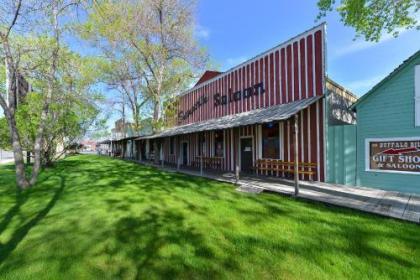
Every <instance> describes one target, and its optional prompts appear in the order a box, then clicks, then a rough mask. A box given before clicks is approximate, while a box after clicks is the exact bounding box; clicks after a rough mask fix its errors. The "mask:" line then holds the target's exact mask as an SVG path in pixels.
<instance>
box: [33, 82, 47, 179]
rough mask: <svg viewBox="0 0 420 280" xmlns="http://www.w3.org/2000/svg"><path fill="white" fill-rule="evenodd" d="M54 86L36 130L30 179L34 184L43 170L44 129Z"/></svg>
mask: <svg viewBox="0 0 420 280" xmlns="http://www.w3.org/2000/svg"><path fill="white" fill-rule="evenodd" d="M51 87H52V86H51V85H50V88H49V89H48V91H49V93H48V96H47V99H46V100H45V101H44V102H45V103H44V107H43V109H42V112H41V119H40V122H39V127H38V129H37V132H36V138H35V143H34V151H33V152H34V165H33V167H32V176H31V180H30V184H31V185H33V184H35V183H36V180H37V179H38V175H39V172H40V171H41V151H42V144H43V140H44V131H45V126H46V124H47V118H48V109H49V105H50V104H49V102H50V96H51V95H52V88H51Z"/></svg>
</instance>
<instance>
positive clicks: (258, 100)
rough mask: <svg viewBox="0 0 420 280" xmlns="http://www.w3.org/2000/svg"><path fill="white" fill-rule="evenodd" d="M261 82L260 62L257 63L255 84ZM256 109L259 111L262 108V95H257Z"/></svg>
mask: <svg viewBox="0 0 420 280" xmlns="http://www.w3.org/2000/svg"><path fill="white" fill-rule="evenodd" d="M259 82H260V63H259V61H258V60H257V61H255V83H256V84H257V83H259ZM255 107H256V108H257V109H258V108H260V95H256V98H255Z"/></svg>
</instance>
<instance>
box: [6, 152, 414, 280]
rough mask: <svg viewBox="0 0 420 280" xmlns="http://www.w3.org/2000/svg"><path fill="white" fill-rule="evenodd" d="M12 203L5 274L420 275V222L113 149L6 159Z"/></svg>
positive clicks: (188, 276) (206, 276) (161, 276)
mask: <svg viewBox="0 0 420 280" xmlns="http://www.w3.org/2000/svg"><path fill="white" fill-rule="evenodd" d="M0 205H1V207H0V240H1V243H0V275H1V278H2V279H5V280H9V279H10V280H12V279H13V280H14V279H64V280H66V279H209V278H211V279H419V278H420V266H419V263H420V250H418V246H419V244H420V235H419V226H418V225H416V224H411V223H407V222H402V221H398V220H394V219H388V218H383V217H380V216H376V215H369V214H365V213H362V212H358V211H353V210H350V209H343V208H338V207H333V206H326V205H324V204H320V203H313V202H304V201H300V200H296V199H294V198H289V197H286V196H282V195H277V194H271V193H262V194H260V195H251V194H245V193H240V192H237V191H235V189H234V186H232V185H230V184H225V183H220V182H217V181H213V180H207V179H204V178H199V177H193V176H187V175H182V174H179V173H168V172H163V171H159V170H157V169H154V168H151V167H145V166H141V165H137V164H134V163H129V162H124V161H120V160H113V159H109V158H104V157H96V156H74V157H69V158H67V159H66V160H63V161H59V162H58V163H57V164H56V166H55V167H54V168H51V169H46V170H45V172H43V173H42V174H41V176H40V179H39V183H38V184H37V185H36V186H35V187H34V188H31V189H30V190H28V191H27V192H24V193H21V192H17V191H16V188H15V186H14V172H13V168H12V166H1V167H0ZM23 264H24V265H23Z"/></svg>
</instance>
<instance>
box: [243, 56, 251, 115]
mask: <svg viewBox="0 0 420 280" xmlns="http://www.w3.org/2000/svg"><path fill="white" fill-rule="evenodd" d="M251 85H252V84H251V66H250V65H249V64H248V65H247V66H246V87H245V88H249V87H250V86H251ZM246 104H247V106H246V109H247V111H250V110H252V109H251V108H252V107H251V106H252V100H251V98H250V97H248V98H247V99H246Z"/></svg>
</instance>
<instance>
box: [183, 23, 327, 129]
mask: <svg viewBox="0 0 420 280" xmlns="http://www.w3.org/2000/svg"><path fill="white" fill-rule="evenodd" d="M324 59H325V57H324V26H323V25H320V26H318V27H316V28H314V29H312V30H310V31H308V32H305V33H303V34H302V35H300V36H298V37H296V38H294V39H292V40H290V41H288V42H286V43H285V44H282V45H280V46H278V47H276V48H274V49H272V50H270V51H268V52H266V53H264V54H262V55H260V56H258V57H256V58H254V59H251V60H250V61H248V62H246V63H244V64H241V65H239V66H237V67H235V68H233V69H232V70H230V71H228V72H226V73H223V74H220V75H219V76H217V77H216V78H214V79H211V80H209V81H207V82H204V83H202V84H200V85H198V86H196V87H194V88H193V89H191V90H189V91H187V92H186V93H185V94H184V95H182V96H181V97H180V101H179V107H178V112H179V113H181V112H187V111H188V110H190V109H191V108H193V106H194V105H195V104H197V102H199V101H200V100H201V98H206V99H207V102H205V103H204V104H202V105H201V106H197V107H196V110H194V111H193V112H192V113H191V114H189V116H188V117H186V118H185V119H183V118H179V120H178V124H179V125H183V124H189V123H193V122H200V121H204V120H208V119H212V118H217V117H221V116H225V115H230V114H237V113H241V112H246V111H250V110H255V109H258V108H264V107H269V106H273V105H278V104H283V103H288V102H293V101H296V100H300V99H303V98H308V97H312V96H315V95H323V93H324V82H325V81H324ZM261 82H262V83H263V85H264V89H265V93H264V94H259V95H252V97H250V98H241V99H240V100H237V101H232V102H228V103H227V104H226V105H218V106H215V99H214V95H215V94H216V93H218V94H221V95H229V93H235V92H237V91H243V90H244V89H246V88H248V87H252V86H254V85H256V84H258V83H261ZM321 109H322V108H321Z"/></svg>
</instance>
